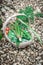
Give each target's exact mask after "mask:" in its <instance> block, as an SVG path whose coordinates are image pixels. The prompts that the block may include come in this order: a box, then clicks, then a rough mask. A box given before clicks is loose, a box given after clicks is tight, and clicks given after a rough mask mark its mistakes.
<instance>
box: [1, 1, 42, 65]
mask: <svg viewBox="0 0 43 65" xmlns="http://www.w3.org/2000/svg"><path fill="white" fill-rule="evenodd" d="M30 4H31V5H32V7H33V8H34V9H36V7H37V6H38V7H39V8H40V9H41V11H42V12H43V0H3V1H1V0H0V18H2V20H3V23H4V22H5V21H6V19H7V18H8V17H9V16H11V15H13V14H14V13H15V12H18V11H19V9H23V8H25V7H26V6H28V5H30ZM32 27H33V29H34V30H36V32H37V33H38V34H40V37H41V39H42V41H43V19H42V18H36V19H35V23H34V24H33V25H32ZM0 65H43V45H42V46H41V45H40V42H39V41H38V40H37V39H36V37H34V41H33V42H32V43H31V45H30V44H29V46H28V47H26V48H24V49H16V48H15V47H14V46H13V45H12V44H11V43H9V42H8V41H7V40H6V39H5V37H4V36H3V39H2V40H1V41H0Z"/></svg>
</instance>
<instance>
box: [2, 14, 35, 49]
mask: <svg viewBox="0 0 43 65" xmlns="http://www.w3.org/2000/svg"><path fill="white" fill-rule="evenodd" d="M18 15H24V16H25V14H20V13H14V15H12V16H11V17H9V18H8V19H7V20H6V21H5V22H4V24H3V28H2V29H3V33H4V35H5V37H6V39H7V40H8V41H9V42H10V43H12V44H13V45H14V46H15V47H17V45H16V43H13V42H11V40H10V39H9V38H8V36H7V34H6V33H5V29H6V26H7V24H8V23H9V22H11V21H10V19H12V18H13V17H14V18H15V17H16V16H18ZM29 32H30V33H31V36H32V38H31V40H29V41H25V42H22V43H20V44H19V47H18V48H24V47H26V46H28V45H29V44H31V42H32V41H33V38H34V34H33V33H32V31H31V30H29Z"/></svg>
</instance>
